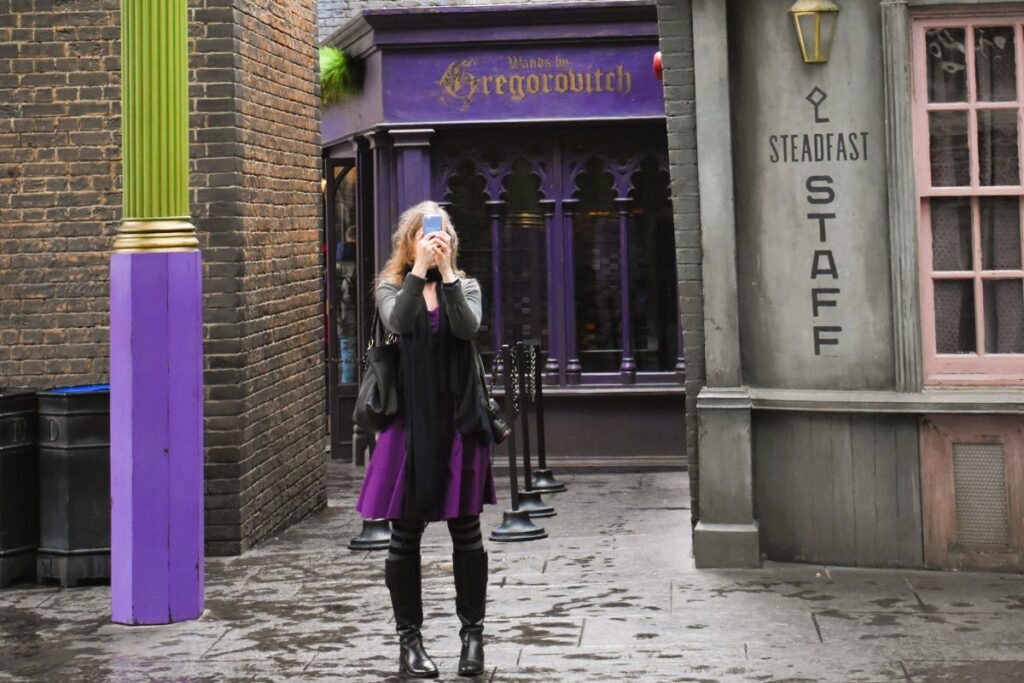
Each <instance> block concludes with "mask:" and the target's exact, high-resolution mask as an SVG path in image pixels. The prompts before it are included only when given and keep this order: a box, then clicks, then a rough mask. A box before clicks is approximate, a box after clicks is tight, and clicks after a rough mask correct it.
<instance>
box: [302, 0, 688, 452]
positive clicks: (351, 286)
mask: <svg viewBox="0 0 1024 683" xmlns="http://www.w3.org/2000/svg"><path fill="white" fill-rule="evenodd" d="M326 42H327V44H330V45H334V46H336V47H338V48H340V49H343V50H344V51H345V52H346V53H347V54H348V55H349V56H351V57H353V58H355V59H356V60H358V62H359V63H360V64H361V65H362V68H363V71H364V79H363V86H362V89H361V92H360V93H359V94H358V95H355V96H352V97H350V98H348V99H347V100H345V101H343V102H342V103H340V104H336V105H333V106H331V107H328V108H326V109H325V111H324V112H323V121H322V136H323V144H324V161H325V172H326V177H327V188H326V197H327V201H326V212H325V215H326V226H327V229H326V231H325V235H326V240H325V241H326V245H325V247H326V253H327V268H328V277H327V290H328V308H329V315H328V320H329V322H328V331H327V335H326V336H327V344H328V354H327V356H328V366H329V367H328V372H329V382H328V386H329V389H330V392H329V393H330V396H329V399H328V402H329V406H330V413H331V433H332V453H333V454H334V456H335V457H344V458H348V457H349V453H353V454H354V455H353V457H354V459H355V462H356V464H362V463H363V461H364V457H365V452H364V449H363V448H361V447H357V448H355V449H353V448H352V443H353V441H355V442H356V443H360V445H361V440H360V439H358V438H356V439H354V438H353V426H352V422H351V413H352V404H353V401H354V397H355V390H356V381H357V374H358V373H357V368H358V359H359V357H360V352H361V350H362V349H365V347H366V342H367V334H368V327H369V321H370V316H371V314H372V280H373V277H374V275H375V273H376V272H377V270H378V269H379V268H380V266H381V265H382V264H383V262H384V261H385V260H386V259H387V257H388V253H389V251H390V236H391V232H392V229H393V227H394V225H395V224H396V222H397V218H398V215H399V214H400V213H401V211H402V210H403V209H404V208H405V207H408V206H410V205H412V204H414V203H416V202H418V201H421V200H423V199H428V198H429V199H433V200H435V201H438V202H440V203H442V204H443V205H445V206H446V207H447V208H448V210H449V212H450V213H451V215H452V219H453V221H454V223H455V227H456V229H457V230H458V231H459V236H460V239H461V248H460V266H461V267H462V268H463V269H465V270H466V271H467V272H468V273H469V274H470V275H471V276H473V277H476V278H477V279H478V280H479V281H480V283H481V285H482V289H483V293H484V309H485V310H484V321H483V323H482V325H481V330H480V336H479V338H478V342H479V345H480V348H481V351H482V353H483V355H484V361H485V363H486V364H487V365H488V367H491V364H492V362H493V359H494V352H495V350H496V349H498V348H500V346H501V345H502V344H506V343H512V342H515V341H518V340H536V341H539V342H540V343H541V344H542V347H543V349H544V353H543V355H542V358H541V359H540V362H541V363H543V369H544V377H545V403H546V407H547V442H548V450H549V457H550V458H551V459H552V461H553V462H555V463H557V464H560V466H562V467H564V466H592V467H614V468H629V469H633V468H642V467H661V468H664V467H676V468H681V467H683V466H684V463H685V443H684V439H685V429H684V394H683V375H684V373H685V362H684V359H683V357H682V343H681V341H682V340H681V331H680V327H679V316H678V314H677V288H676V282H677V275H676V258H675V254H676V246H675V243H674V230H673V224H672V212H671V203H670V194H669V175H668V159H667V156H668V155H667V144H666V133H665V121H664V102H663V96H662V85H661V82H660V81H658V80H657V79H656V78H655V76H654V72H653V68H652V60H653V57H654V54H655V52H656V51H657V49H658V38H657V17H656V10H655V6H654V3H653V2H651V3H650V4H642V3H635V2H633V3H629V4H625V3H615V2H587V3H577V4H565V5H531V6H501V7H495V6H490V7H459V8H431V9H429V10H428V9H417V10H409V9H394V10H378V11H366V12H364V13H363V14H362V15H360V16H358V17H356V18H355V19H353V20H351V21H350V22H349V23H348V24H346V25H345V26H343V27H342V28H341V29H340V30H339V31H338V32H337V33H335V34H334V35H333V36H332V37H331V38H330V39H329V40H328V41H326Z"/></svg>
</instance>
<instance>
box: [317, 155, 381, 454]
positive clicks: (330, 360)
mask: <svg viewBox="0 0 1024 683" xmlns="http://www.w3.org/2000/svg"><path fill="white" fill-rule="evenodd" d="M368 156H369V155H368V154H366V153H365V152H364V151H363V150H361V149H359V150H357V152H356V154H355V155H354V156H353V157H352V158H350V159H332V158H325V159H324V177H325V178H326V180H327V183H326V187H325V188H324V198H325V206H324V218H325V221H324V225H325V230H324V253H325V254H324V255H325V258H324V266H325V267H324V284H325V290H326V292H325V294H326V296H325V305H326V308H327V310H326V311H325V316H324V320H325V321H326V329H325V331H324V343H325V347H326V360H327V363H326V368H327V414H328V421H329V424H328V430H329V433H330V448H331V456H332V457H333V458H342V457H345V456H346V454H347V453H350V452H352V453H354V457H355V458H357V459H360V458H362V449H355V450H353V437H354V430H353V427H354V424H353V421H352V410H353V408H354V407H355V397H356V392H357V390H358V386H359V385H358V381H359V362H360V360H361V358H362V350H363V349H365V348H366V344H367V341H368V339H369V336H368V335H369V326H370V318H369V315H370V314H372V312H373V310H372V308H368V307H367V306H365V305H361V302H365V301H367V300H368V299H371V298H372V287H373V277H374V253H373V229H374V218H373V174H372V172H371V167H370V164H369V158H368ZM356 464H362V463H361V462H357V463H356Z"/></svg>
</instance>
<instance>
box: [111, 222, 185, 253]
mask: <svg viewBox="0 0 1024 683" xmlns="http://www.w3.org/2000/svg"><path fill="white" fill-rule="evenodd" d="M198 250H199V239H198V238H197V237H196V228H195V226H194V225H192V224H191V223H189V222H188V221H187V220H182V219H180V218H172V219H163V220H145V221H124V222H123V223H121V227H119V228H118V229H117V239H115V240H114V253H115V254H125V253H138V252H152V251H198Z"/></svg>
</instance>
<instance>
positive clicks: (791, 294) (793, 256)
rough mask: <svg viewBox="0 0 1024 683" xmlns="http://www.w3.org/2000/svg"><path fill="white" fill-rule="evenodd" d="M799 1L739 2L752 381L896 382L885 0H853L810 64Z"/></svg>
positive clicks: (745, 293)
mask: <svg viewBox="0 0 1024 683" xmlns="http://www.w3.org/2000/svg"><path fill="white" fill-rule="evenodd" d="M791 4H792V3H791V2H790V1H789V0H761V1H759V2H756V3H752V2H735V1H734V2H730V4H729V9H730V36H729V43H730V60H731V63H730V72H731V76H730V78H731V82H732V92H733V109H732V111H733V121H734V125H733V131H734V140H733V142H734V163H735V179H736V230H737V269H738V286H739V296H740V321H741V331H740V334H741V343H742V356H743V377H744V381H745V383H747V384H749V385H751V386H764V387H791V388H808V389H809V388H821V389H869V388H870V389H882V388H892V387H893V386H894V360H893V350H892V347H893V341H892V335H893V331H892V330H893V326H892V303H891V295H890V290H891V287H890V272H889V244H888V205H887V194H886V155H885V149H886V148H885V119H884V116H885V112H884V96H883V86H882V83H883V80H882V64H881V60H882V45H881V20H880V16H879V5H878V2H876V1H874V0H858V1H853V0H851V1H848V2H844V3H843V4H842V13H841V15H840V19H839V30H838V31H837V33H836V39H835V45H834V48H833V52H832V58H831V60H830V62H829V63H828V64H824V65H808V64H804V63H803V61H802V59H801V57H800V51H799V49H798V46H797V41H796V33H795V31H794V30H793V25H792V21H791V19H790V17H789V15H788V12H787V10H788V9H789V6H790V5H791ZM812 93H814V94H813V95H812ZM809 96H812V98H814V99H816V100H818V101H819V105H818V106H817V107H816V106H815V105H814V104H812V102H810V101H808V97H809ZM820 98H824V100H823V101H821V99H820ZM839 328H841V329H839ZM816 339H817V343H816Z"/></svg>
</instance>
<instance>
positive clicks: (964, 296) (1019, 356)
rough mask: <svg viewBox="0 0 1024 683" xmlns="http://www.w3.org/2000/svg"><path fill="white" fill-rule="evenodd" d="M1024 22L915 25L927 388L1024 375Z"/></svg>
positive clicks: (1009, 379) (1011, 379) (926, 22)
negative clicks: (1022, 123)
mask: <svg viewBox="0 0 1024 683" xmlns="http://www.w3.org/2000/svg"><path fill="white" fill-rule="evenodd" d="M1022 24H1024V15H1022V16H1019V17H1016V18H988V17H987V18H985V19H984V20H979V21H968V20H952V19H951V20H948V21H945V20H934V19H929V20H922V21H920V22H918V23H917V24H916V26H915V44H914V50H915V55H914V57H915V59H914V78H915V86H914V88H915V93H914V95H915V96H914V107H915V109H914V128H915V140H914V144H915V158H916V161H917V164H916V173H917V186H918V196H919V198H920V230H919V244H920V264H921V305H922V323H923V335H922V338H923V342H924V346H925V348H924V369H925V376H926V381H928V382H929V383H931V384H947V383H948V384H957V383H992V384H1003V383H1010V382H1015V381H1019V380H1020V379H1021V378H1022V377H1024V256H1022V248H1021V247H1022V239H1021V230H1022V227H1024V221H1022V220H1021V216H1022V211H1024V207H1022V203H1021V199H1022V195H1024V186H1022V174H1021V160H1022V154H1021V150H1022V135H1021V131H1020V130H1019V129H1018V128H1019V122H1020V120H1021V116H1022V113H1024V112H1022V109H1024V70H1022V69H1021V62H1022V59H1021V56H1022V55H1024V43H1022V35H1024V34H1022V28H1024V26H1022Z"/></svg>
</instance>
